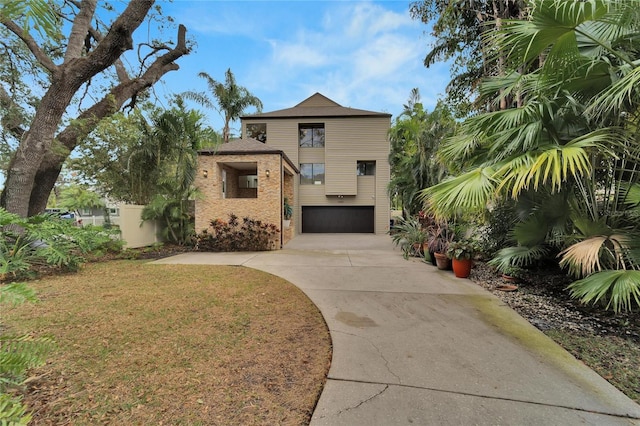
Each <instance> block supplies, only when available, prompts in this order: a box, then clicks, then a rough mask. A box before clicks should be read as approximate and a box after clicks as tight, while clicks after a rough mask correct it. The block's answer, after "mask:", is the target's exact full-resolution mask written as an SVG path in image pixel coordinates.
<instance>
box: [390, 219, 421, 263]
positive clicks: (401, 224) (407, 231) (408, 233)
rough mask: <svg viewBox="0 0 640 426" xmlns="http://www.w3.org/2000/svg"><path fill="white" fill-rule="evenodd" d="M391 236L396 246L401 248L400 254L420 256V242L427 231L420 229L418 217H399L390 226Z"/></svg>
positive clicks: (406, 257) (405, 256)
mask: <svg viewBox="0 0 640 426" xmlns="http://www.w3.org/2000/svg"><path fill="white" fill-rule="evenodd" d="M391 238H392V240H393V243H394V244H395V245H396V246H400V248H401V249H402V256H403V257H404V258H405V259H408V258H409V256H422V244H423V243H424V241H425V240H426V238H427V233H426V231H425V230H424V229H422V225H420V222H419V221H418V219H416V218H414V217H409V218H407V219H404V218H400V219H398V220H397V221H396V223H395V224H394V225H393V227H392V228H391Z"/></svg>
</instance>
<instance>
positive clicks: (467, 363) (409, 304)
mask: <svg viewBox="0 0 640 426" xmlns="http://www.w3.org/2000/svg"><path fill="white" fill-rule="evenodd" d="M156 263H187V264H188V263H193V264H196V263H197V264H222V265H243V266H247V267H250V268H255V269H259V270H262V271H266V272H270V273H272V274H274V275H278V276H280V277H282V278H284V279H286V280H288V281H290V282H292V283H293V284H295V285H296V286H298V287H299V288H301V289H302V290H303V291H304V292H305V293H306V294H307V295H308V296H309V298H310V299H311V300H312V301H313V302H314V303H315V304H316V305H317V306H318V308H319V309H320V311H321V312H322V315H323V316H324V318H325V320H326V322H327V325H328V327H329V330H330V332H331V337H332V340H333V360H332V364H331V368H330V370H329V375H328V380H327V383H326V386H325V388H324V391H323V392H322V395H321V397H320V401H319V402H318V405H317V407H316V410H315V411H314V414H313V418H312V420H311V424H312V425H368V426H371V425H405V424H416V425H460V424H474V425H515V424H517V425H576V424H580V425H584V424H593V425H608V424H615V425H618V424H620V425H630V424H636V425H640V406H638V405H637V404H635V403H634V402H633V401H632V400H630V399H629V398H627V397H626V396H625V395H624V394H622V393H621V392H619V391H618V390H617V389H615V388H614V387H613V386H612V385H610V384H609V383H608V382H607V381H606V380H604V379H602V378H601V377H600V376H598V375H597V374H596V373H594V372H593V371H592V370H590V369H589V368H587V367H586V366H584V364H582V363H581V362H579V361H577V360H576V359H575V358H573V357H572V356H571V355H570V354H569V353H567V352H566V351H565V350H563V349H562V348H561V347H560V346H558V345H556V344H555V343H554V342H553V341H552V340H550V339H549V338H547V337H546V336H545V335H544V334H543V333H541V332H540V331H539V330H537V329H536V328H535V327H533V326H532V325H530V324H529V323H528V322H527V321H525V320H524V319H523V318H522V317H520V316H519V315H517V314H516V313H515V312H514V311H512V310H511V309H510V308H508V307H507V306H505V305H504V304H503V303H502V302H501V301H500V300H499V299H497V298H496V297H494V296H493V295H492V294H490V293H488V292H486V291H485V290H483V289H482V288H481V287H479V286H476V285H474V284H472V283H471V282H470V281H468V280H463V279H457V278H455V277H454V276H453V274H451V273H450V272H442V271H438V270H437V269H436V268H435V267H432V266H430V265H426V264H424V263H423V262H421V261H420V260H418V259H411V260H409V261H406V260H404V259H403V258H402V256H401V253H400V251H399V250H398V249H395V250H394V248H393V245H392V244H391V240H390V238H389V237H388V236H375V235H355V234H340V235H335V234H332V235H327V234H305V235H300V236H298V237H296V238H295V239H294V240H293V241H291V242H290V243H289V244H288V245H287V246H286V247H285V249H284V250H280V251H275V252H261V253H217V254H214V253H189V254H182V255H178V256H175V257H172V258H168V259H163V260H160V261H158V262H156ZM310 350H312V349H310Z"/></svg>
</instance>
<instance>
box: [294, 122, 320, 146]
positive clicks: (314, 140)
mask: <svg viewBox="0 0 640 426" xmlns="http://www.w3.org/2000/svg"><path fill="white" fill-rule="evenodd" d="M298 139H299V142H300V147H302V148H322V147H324V123H316V124H299V125H298Z"/></svg>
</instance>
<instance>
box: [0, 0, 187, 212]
mask: <svg viewBox="0 0 640 426" xmlns="http://www.w3.org/2000/svg"><path fill="white" fill-rule="evenodd" d="M14 3H15V4H14ZM44 3H46V4H47V5H48V6H49V7H50V8H52V9H53V10H54V11H55V15H56V17H57V21H56V24H57V30H58V31H54V32H50V31H44V32H39V31H38V30H37V29H35V28H34V25H33V22H35V23H36V24H39V23H40V22H43V21H42V20H43V19H44V22H45V23H46V21H47V18H46V16H48V15H47V13H45V12H42V11H41V10H40V9H37V6H42V5H43V4H44ZM154 3H155V2H154V1H153V0H138V1H135V2H130V3H127V4H126V5H125V6H123V8H122V9H121V10H119V9H117V8H116V7H113V6H112V5H110V4H101V7H102V9H100V8H99V5H98V1H97V0H83V1H77V2H64V3H59V2H41V1H35V0H33V1H29V2H26V3H24V4H23V5H22V6H19V7H16V6H15V5H16V4H18V2H9V3H7V4H8V5H10V6H13V7H12V8H11V9H6V8H5V9H3V11H4V12H3V13H2V14H1V15H0V19H1V20H0V24H1V25H0V28H1V29H2V32H3V38H4V39H5V40H6V42H5V43H3V48H4V49H5V53H6V54H5V55H3V57H2V59H1V60H0V63H2V64H3V66H2V69H0V72H2V74H3V80H2V82H1V84H0V87H1V88H0V108H2V112H3V121H6V120H9V121H10V122H11V123H13V124H14V125H13V126H10V127H6V128H5V130H6V132H5V136H6V134H7V133H9V134H10V135H11V136H12V137H13V138H14V139H15V140H17V141H19V144H18V146H17V148H16V150H15V151H14V152H13V153H12V154H11V159H10V161H9V163H8V165H7V178H6V182H5V188H4V190H3V191H2V196H1V197H0V205H1V206H3V207H5V208H6V209H7V210H8V211H10V212H12V213H16V214H18V215H20V216H23V217H24V216H28V215H33V214H36V213H38V212H41V211H42V210H43V209H44V207H45V206H46V202H47V199H48V196H49V193H50V192H51V190H52V188H53V186H54V184H55V182H56V179H57V177H58V175H59V174H60V170H61V168H62V164H63V163H64V161H65V160H66V159H67V157H68V156H69V154H70V153H71V152H72V151H73V150H74V149H75V148H76V146H77V145H78V143H80V141H82V139H83V138H85V137H86V136H87V135H88V134H89V133H90V132H91V131H92V130H93V129H95V128H96V126H97V125H98V123H99V122H100V121H101V120H102V119H103V118H105V117H109V116H111V115H113V114H114V113H116V112H117V111H119V110H120V109H121V108H123V106H125V104H126V105H127V106H129V107H134V106H135V104H136V100H137V99H138V97H142V95H143V94H144V92H145V90H146V89H148V88H150V87H151V86H153V84H155V83H156V82H157V81H158V80H159V79H160V78H162V76H163V75H164V74H166V73H167V72H169V71H173V70H177V69H178V65H177V64H176V61H177V60H178V59H180V58H181V57H182V56H184V55H186V54H188V53H189V50H190V49H189V47H188V45H187V40H186V28H185V27H184V26H182V25H180V26H179V27H178V30H177V36H176V39H175V41H173V42H159V41H157V40H154V39H151V37H149V39H148V40H145V41H144V42H143V43H141V45H140V46H139V47H140V49H142V50H140V52H142V53H143V54H142V55H139V58H140V62H139V64H138V66H137V69H128V68H127V66H126V65H125V64H127V63H128V61H126V60H124V57H123V54H124V53H125V52H126V51H127V50H131V49H133V47H134V32H135V31H136V30H137V28H138V27H139V26H140V25H141V24H142V22H143V21H144V20H145V19H146V18H147V17H148V15H149V14H151V13H157V10H158V9H157V8H156V9H152V8H153V7H154ZM31 12H33V13H31ZM105 17H109V18H107V19H108V22H107V21H104V20H103V19H104V18H105ZM35 18H37V19H35ZM34 19H35V21H34ZM154 22H160V21H154ZM63 24H64V25H63ZM25 28H26V29H27V31H25ZM38 28H41V27H40V26H39V27H38ZM44 28H45V30H46V29H47V27H46V26H45V27H44ZM12 67H13V69H15V70H20V69H29V70H30V71H31V74H30V75H28V74H22V73H19V72H13V73H10V72H9V71H8V70H9V69H11V68H12ZM9 77H10V78H9ZM23 78H24V79H26V81H25V80H23ZM28 83H36V84H39V85H41V86H39V88H38V89H37V90H36V91H35V92H32V94H33V95H36V93H37V92H39V91H41V92H42V95H41V96H39V95H36V96H38V97H39V98H40V99H37V101H36V102H33V103H30V102H29V99H30V98H29V97H25V96H23V94H24V92H25V85H28ZM96 83H99V84H96ZM21 90H22V92H21ZM31 99H33V98H31ZM93 100H95V101H93ZM72 105H76V106H78V109H77V110H76V111H75V112H74V111H73V110H72V108H70V106H72ZM3 124H4V123H3ZM5 153H6V149H5Z"/></svg>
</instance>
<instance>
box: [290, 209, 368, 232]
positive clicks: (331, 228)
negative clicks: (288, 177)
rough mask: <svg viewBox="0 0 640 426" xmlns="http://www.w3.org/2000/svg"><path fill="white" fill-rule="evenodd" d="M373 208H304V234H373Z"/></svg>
mask: <svg viewBox="0 0 640 426" xmlns="http://www.w3.org/2000/svg"><path fill="white" fill-rule="evenodd" d="M373 212H374V207H373V206H356V207H349V206H331V207H328V206H303V207H302V232H306V233H373V232H374V214H373Z"/></svg>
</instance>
